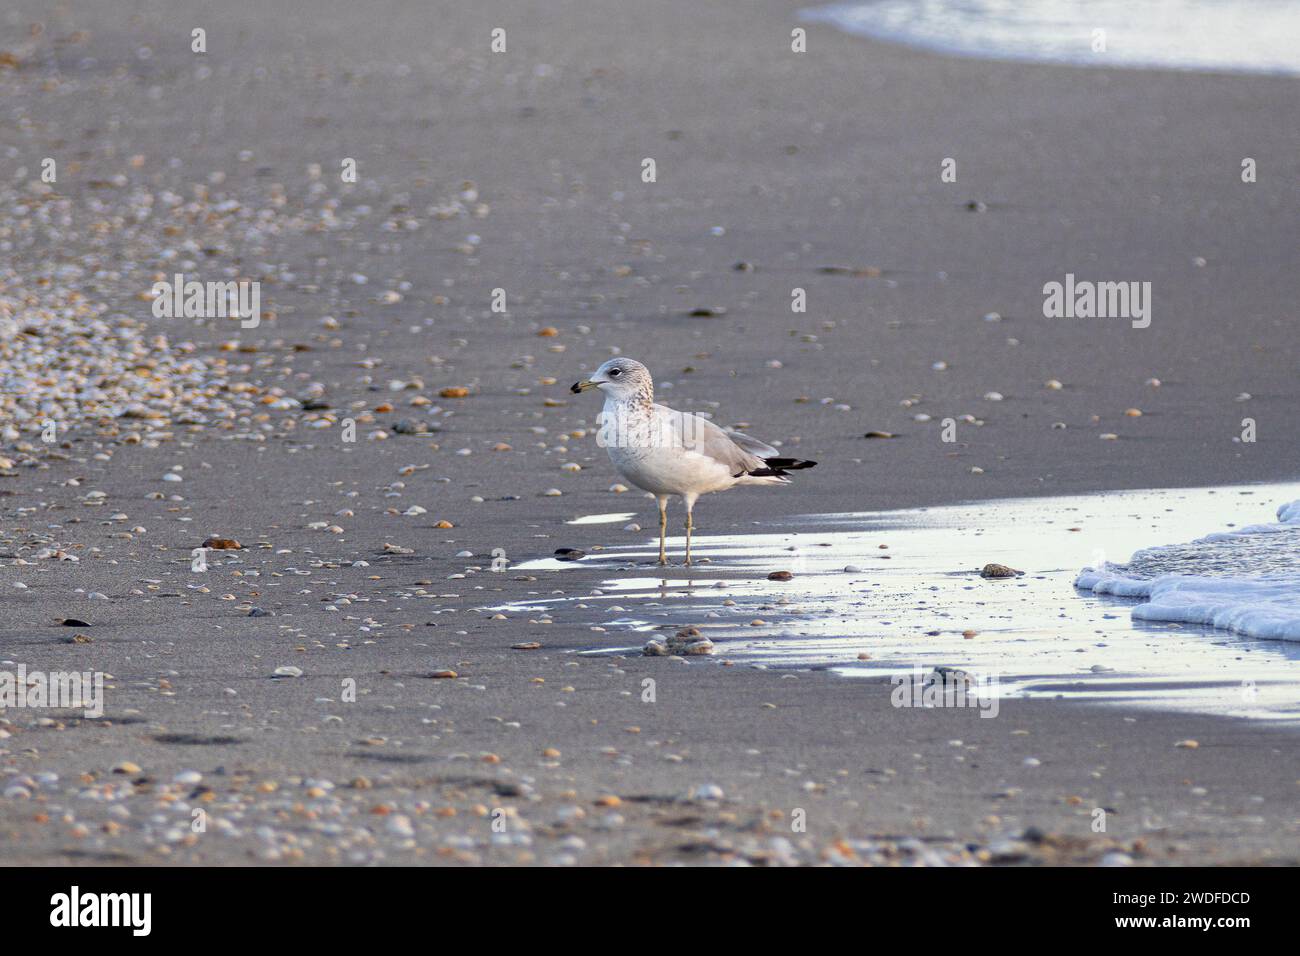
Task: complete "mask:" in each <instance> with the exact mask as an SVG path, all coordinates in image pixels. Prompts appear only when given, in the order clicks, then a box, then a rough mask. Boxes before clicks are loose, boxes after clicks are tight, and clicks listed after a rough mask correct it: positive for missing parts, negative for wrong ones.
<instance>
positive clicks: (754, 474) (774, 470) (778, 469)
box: [745, 458, 817, 481]
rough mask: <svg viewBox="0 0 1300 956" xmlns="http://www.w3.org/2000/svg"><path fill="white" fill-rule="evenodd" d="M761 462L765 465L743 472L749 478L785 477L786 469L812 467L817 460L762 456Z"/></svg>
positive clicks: (794, 469) (795, 469)
mask: <svg viewBox="0 0 1300 956" xmlns="http://www.w3.org/2000/svg"><path fill="white" fill-rule="evenodd" d="M763 464H764V465H765V466H766V467H764V468H755V469H754V470H753V471H747V472H745V474H747V475H748V476H749V477H751V478H785V477H786V472H787V471H798V470H799V469H800V468H812V467H813V466H814V465H816V464H817V462H815V461H804V460H803V459H802V458H764V459H763ZM786 480H787V481H788V480H789V479H786Z"/></svg>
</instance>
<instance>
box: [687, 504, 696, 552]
mask: <svg viewBox="0 0 1300 956" xmlns="http://www.w3.org/2000/svg"><path fill="white" fill-rule="evenodd" d="M692 527H694V526H693V525H692V523H691V512H690V510H689V509H688V510H687V512H686V563H687V564H690V563H691V529H692Z"/></svg>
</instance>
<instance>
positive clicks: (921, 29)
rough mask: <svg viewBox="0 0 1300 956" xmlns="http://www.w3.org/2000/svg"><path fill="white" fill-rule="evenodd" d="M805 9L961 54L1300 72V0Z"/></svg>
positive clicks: (956, 2)
mask: <svg viewBox="0 0 1300 956" xmlns="http://www.w3.org/2000/svg"><path fill="white" fill-rule="evenodd" d="M803 17H804V19H806V20H811V21H821V22H829V23H832V24H834V25H835V26H837V27H839V28H840V29H842V30H845V31H847V32H849V33H858V34H862V35H864V36H870V37H874V38H876V39H880V40H889V41H893V42H897V43H905V44H908V45H911V46H918V47H923V48H926V49H931V50H938V51H941V52H944V53H950V54H956V55H959V56H974V57H984V58H988V59H1004V60H1038V61H1044V62H1053V63H1070V64H1074V65H1087V66H1101V67H1155V68H1161V69H1174V70H1211V71H1229V72H1247V73H1279V74H1290V75H1295V74H1297V73H1300V39H1298V38H1300V5H1298V4H1296V3H1294V2H1293V0H1140V2H1138V0H1036V2H1033V3H1009V2H1007V0H865V2H864V0H859V2H857V3H835V4H831V5H828V6H821V7H815V8H813V9H811V10H805V11H804V12H803ZM1096 31H1102V32H1101V33H1100V34H1098V33H1097V32H1096ZM1099 38H1100V42H1099Z"/></svg>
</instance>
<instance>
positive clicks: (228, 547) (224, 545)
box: [191, 538, 244, 551]
mask: <svg viewBox="0 0 1300 956" xmlns="http://www.w3.org/2000/svg"><path fill="white" fill-rule="evenodd" d="M191 540H193V539H191ZM201 547H204V548H210V549H212V550H213V551H240V550H243V547H244V546H243V545H242V544H240V543H239V542H238V541H236V540H235V539H234V538H208V539H206V540H205V541H204V542H203V544H202V545H201Z"/></svg>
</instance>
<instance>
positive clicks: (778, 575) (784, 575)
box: [767, 571, 794, 581]
mask: <svg viewBox="0 0 1300 956" xmlns="http://www.w3.org/2000/svg"><path fill="white" fill-rule="evenodd" d="M767 579H768V580H769V581H793V580H794V575H793V574H791V573H790V572H789V571H773V572H772V573H771V574H769V575H768V576H767Z"/></svg>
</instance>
